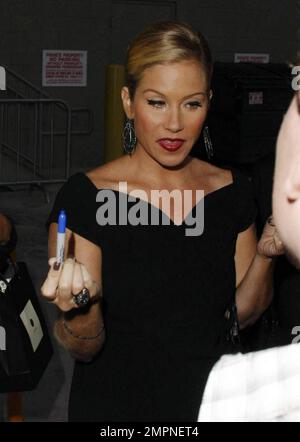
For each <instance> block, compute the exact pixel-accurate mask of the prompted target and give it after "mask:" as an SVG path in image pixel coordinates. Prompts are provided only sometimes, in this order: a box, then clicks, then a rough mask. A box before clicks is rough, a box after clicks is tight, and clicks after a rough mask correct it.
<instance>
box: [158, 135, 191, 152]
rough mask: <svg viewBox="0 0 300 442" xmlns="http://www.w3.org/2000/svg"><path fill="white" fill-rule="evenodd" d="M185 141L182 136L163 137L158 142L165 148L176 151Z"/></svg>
mask: <svg viewBox="0 0 300 442" xmlns="http://www.w3.org/2000/svg"><path fill="white" fill-rule="evenodd" d="M184 141H185V140H182V139H181V138H161V139H160V140H157V143H158V144H159V145H160V146H161V147H163V148H164V149H165V150H167V151H169V152H175V151H176V150H178V149H179V148H180V147H181V146H182V145H183V143H184Z"/></svg>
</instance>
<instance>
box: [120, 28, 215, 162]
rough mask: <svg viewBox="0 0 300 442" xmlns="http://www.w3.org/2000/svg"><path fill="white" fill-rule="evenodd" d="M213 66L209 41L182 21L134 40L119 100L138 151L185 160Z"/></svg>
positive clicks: (205, 107)
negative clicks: (129, 124)
mask: <svg viewBox="0 0 300 442" xmlns="http://www.w3.org/2000/svg"><path fill="white" fill-rule="evenodd" d="M212 69H213V65H212V57H211V53H210V50H209V47H208V44H207V41H206V40H205V38H204V37H203V36H202V35H201V34H200V33H198V32H196V31H194V30H193V29H192V28H191V27H190V26H189V25H186V24H184V23H180V22H169V21H168V22H158V23H154V24H153V25H151V26H149V27H148V28H147V29H146V30H145V31H143V32H142V33H141V34H139V35H138V36H137V37H136V38H135V39H134V40H133V42H132V43H131V45H130V46H129V48H128V51H127V63H126V86H125V87H124V88H123V89H122V100H123V105H124V110H125V112H126V115H127V117H128V118H129V119H130V120H133V121H134V129H135V133H136V138H137V145H136V149H137V150H139V151H140V153H141V152H142V154H143V155H146V156H148V157H150V158H152V159H153V160H154V161H156V162H157V163H159V164H161V165H163V166H166V167H172V166H177V165H179V164H181V163H182V162H183V161H184V160H185V159H186V157H187V156H188V155H189V153H190V151H191V149H192V147H193V145H194V144H195V142H196V141H197V139H198V137H199V135H200V133H201V130H202V127H203V124H204V122H205V119H206V116H207V111H208V107H209V102H210V98H211V95H212V92H211V90H210V83H211V76H212Z"/></svg>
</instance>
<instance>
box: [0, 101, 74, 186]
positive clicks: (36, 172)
mask: <svg viewBox="0 0 300 442" xmlns="http://www.w3.org/2000/svg"><path fill="white" fill-rule="evenodd" d="M70 140H71V109H70V107H69V105H68V103H66V102H65V101H63V100H57V99H23V98H22V99H0V184H1V185H15V184H34V183H36V184H41V183H50V182H62V181H65V180H66V179H67V178H68V177H69V169H70V142H71V141H70Z"/></svg>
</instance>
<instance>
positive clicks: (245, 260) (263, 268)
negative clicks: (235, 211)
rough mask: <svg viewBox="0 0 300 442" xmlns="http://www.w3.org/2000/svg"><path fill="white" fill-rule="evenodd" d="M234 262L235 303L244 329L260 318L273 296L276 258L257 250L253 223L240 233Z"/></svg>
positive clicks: (240, 323) (241, 326)
mask: <svg viewBox="0 0 300 442" xmlns="http://www.w3.org/2000/svg"><path fill="white" fill-rule="evenodd" d="M235 265H236V305H237V312H238V319H239V325H240V328H241V329H242V328H245V327H247V326H248V325H251V324H253V323H254V322H255V321H256V320H257V319H258V318H259V316H260V315H261V314H262V313H263V312H264V311H265V310H266V309H267V307H268V306H269V305H270V303H271V301H272V297H273V268H274V258H269V257H267V256H264V255H262V254H260V253H258V247H257V239H256V232H255V227H254V224H252V225H251V226H250V227H249V228H248V229H247V230H245V231H244V232H241V233H239V235H238V238H237V243H236V253H235Z"/></svg>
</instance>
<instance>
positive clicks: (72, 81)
mask: <svg viewBox="0 0 300 442" xmlns="http://www.w3.org/2000/svg"><path fill="white" fill-rule="evenodd" d="M86 73H87V51H73V50H70V51H67V50H54V49H51V50H50V49H45V50H43V86H86V83H87V82H86V77H87V75H86Z"/></svg>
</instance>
